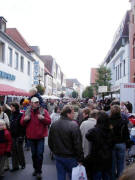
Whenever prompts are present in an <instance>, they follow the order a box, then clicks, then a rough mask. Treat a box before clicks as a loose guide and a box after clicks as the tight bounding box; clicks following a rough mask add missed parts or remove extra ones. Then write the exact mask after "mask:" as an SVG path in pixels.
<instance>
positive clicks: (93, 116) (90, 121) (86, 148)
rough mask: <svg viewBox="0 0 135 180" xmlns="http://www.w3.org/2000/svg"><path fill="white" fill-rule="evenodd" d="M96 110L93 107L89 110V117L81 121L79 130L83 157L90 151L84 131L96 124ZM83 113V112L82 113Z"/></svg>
mask: <svg viewBox="0 0 135 180" xmlns="http://www.w3.org/2000/svg"><path fill="white" fill-rule="evenodd" d="M97 113H98V110H96V109H94V110H92V111H91V114H90V118H89V119H87V120H86V121H83V122H82V124H81V126H80V130H81V134H82V146H83V152H84V157H86V156H87V155H88V154H89V151H90V143H89V141H88V140H87V139H86V137H85V136H86V133H87V132H88V130H90V129H92V128H94V126H95V125H96V116H97ZM83 114H84V113H83Z"/></svg>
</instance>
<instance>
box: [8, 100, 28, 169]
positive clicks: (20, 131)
mask: <svg viewBox="0 0 135 180" xmlns="http://www.w3.org/2000/svg"><path fill="white" fill-rule="evenodd" d="M11 112H12V113H11V117H10V132H11V135H12V141H13V145H12V167H13V168H12V170H11V172H13V171H17V170H19V165H20V166H21V168H22V169H24V168H25V158H24V152H23V142H24V135H25V130H24V128H23V127H22V126H21V125H20V120H21V117H22V113H20V107H19V104H18V103H11Z"/></svg>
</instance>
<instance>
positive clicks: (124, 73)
mask: <svg viewBox="0 0 135 180" xmlns="http://www.w3.org/2000/svg"><path fill="white" fill-rule="evenodd" d="M125 67H126V64H125V60H124V61H123V75H124V76H125V75H126V68H125Z"/></svg>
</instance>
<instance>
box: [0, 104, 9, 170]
mask: <svg viewBox="0 0 135 180" xmlns="http://www.w3.org/2000/svg"><path fill="white" fill-rule="evenodd" d="M9 108H10V107H9V106H8V105H6V104H4V105H3V106H0V120H3V121H4V122H5V124H6V128H7V129H9V128H10V123H9V117H8V115H9V114H8V112H9V113H10V109H9ZM6 112H7V113H6ZM4 170H5V171H8V170H9V160H8V157H5V165H4Z"/></svg>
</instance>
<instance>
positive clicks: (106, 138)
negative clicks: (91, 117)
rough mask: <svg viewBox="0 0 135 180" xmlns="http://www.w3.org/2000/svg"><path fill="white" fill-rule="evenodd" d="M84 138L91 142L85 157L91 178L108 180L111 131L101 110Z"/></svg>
mask: <svg viewBox="0 0 135 180" xmlns="http://www.w3.org/2000/svg"><path fill="white" fill-rule="evenodd" d="M86 138H87V140H88V141H89V142H91V143H92V146H91V151H90V153H89V155H88V156H87V157H86V158H85V165H86V167H87V169H88V168H89V171H90V173H91V174H92V179H93V180H110V170H111V166H112V133H111V130H110V128H109V117H108V115H107V114H106V113H105V112H104V111H103V110H101V111H99V112H98V113H97V123H96V126H95V127H94V128H93V129H90V130H89V131H88V132H87V134H86Z"/></svg>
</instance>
